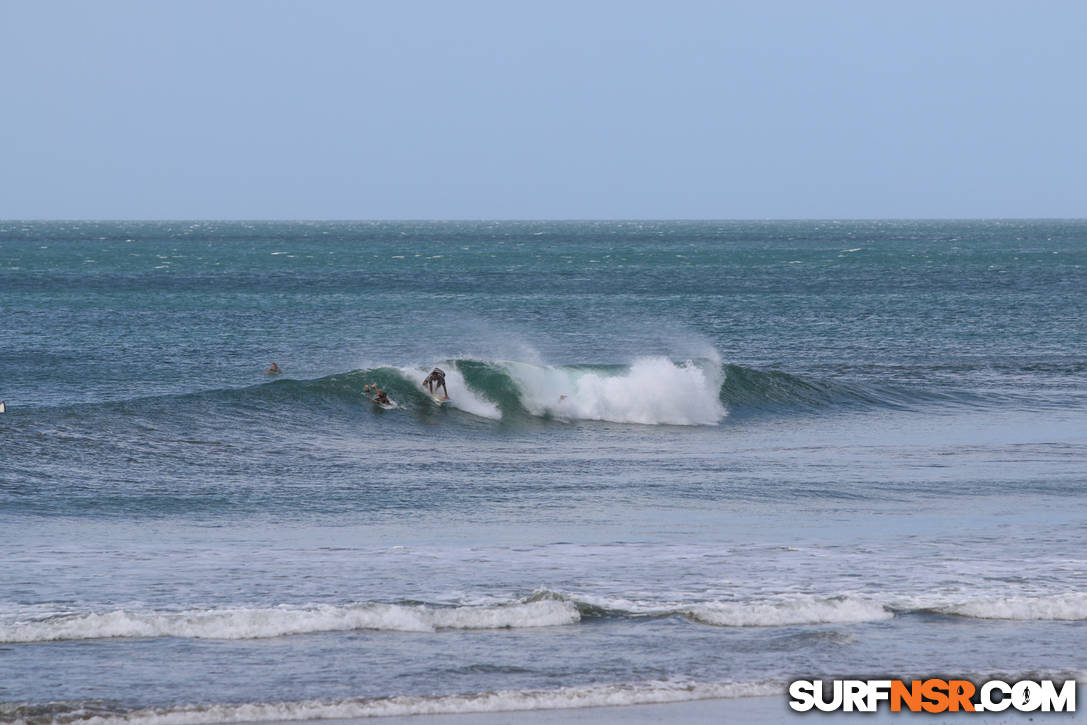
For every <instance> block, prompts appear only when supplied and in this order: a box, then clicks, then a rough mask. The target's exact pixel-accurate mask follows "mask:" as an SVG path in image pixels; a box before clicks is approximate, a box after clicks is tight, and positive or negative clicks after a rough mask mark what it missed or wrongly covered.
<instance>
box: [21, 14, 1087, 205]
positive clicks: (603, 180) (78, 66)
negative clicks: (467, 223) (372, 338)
mask: <svg viewBox="0 0 1087 725" xmlns="http://www.w3.org/2000/svg"><path fill="white" fill-rule="evenodd" d="M990 217H1001V218H1011V217H1028V218H1029V217H1064V218H1068V217H1087V3H1083V2H1081V1H1080V0H1076V1H1074V2H1073V1H1062V0H1052V1H1047V2H1038V3H1027V2H1021V1H1016V2H1007V1H1004V0H985V1H984V2H976V1H974V0H939V1H930V0H910V1H909V2H905V1H899V2H890V1H887V2H882V1H879V0H876V1H873V0H857V1H855V2H844V1H840V0H838V1H836V0H812V1H810V2H808V1H803V2H801V1H796V2H782V1H776V0H759V1H757V2H756V1H755V0H748V1H746V2H732V1H731V0H721V1H719V2H711V1H707V2H700V1H695V0H691V1H685V0H669V1H668V2H660V1H657V2H638V1H637V0H631V1H622V2H619V1H616V2H612V1H609V0H599V1H595V0H580V1H577V2H568V1H566V0H547V2H514V1H508V0H506V1H502V2H498V1H496V2H477V1H474V0H457V1H454V2H451V1H449V0H443V1H441V2H432V1H429V0H417V1H413V2H389V1H387V0H383V1H380V2H378V1H374V2H361V1H357V2H356V1H349V0H310V1H303V0H298V1H294V2H286V1H280V2H276V1H273V0H267V1H264V2H258V1H256V0H223V1H220V0H215V1H214V2H211V1H206V0H186V1H184V2H182V1H181V0H176V1H174V2H165V1H158V0H133V1H131V2H129V1H122V0H97V1H96V2H83V1H75V0H72V1H70V2H61V1H58V0H0V218H2V219H767V218H770V219H826V218H865V219H870V218H990Z"/></svg>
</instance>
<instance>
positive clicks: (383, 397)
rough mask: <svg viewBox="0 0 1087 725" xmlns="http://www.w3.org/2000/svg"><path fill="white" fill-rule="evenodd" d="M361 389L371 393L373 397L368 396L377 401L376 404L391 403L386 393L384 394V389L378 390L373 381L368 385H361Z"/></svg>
mask: <svg viewBox="0 0 1087 725" xmlns="http://www.w3.org/2000/svg"><path fill="white" fill-rule="evenodd" d="M362 389H363V390H365V391H367V392H370V393H373V394H374V397H372V398H370V400H371V401H373V402H375V403H377V404H378V405H392V404H393V401H391V400H389V396H388V394H386V393H385V391H384V390H378V389H377V385H375V384H374V383H370V384H369V385H363V386H362Z"/></svg>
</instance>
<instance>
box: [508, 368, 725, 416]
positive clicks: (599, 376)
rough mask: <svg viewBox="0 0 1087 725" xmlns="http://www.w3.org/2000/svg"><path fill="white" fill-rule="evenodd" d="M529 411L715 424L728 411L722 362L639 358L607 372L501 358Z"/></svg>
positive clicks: (542, 413)
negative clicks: (721, 393) (723, 395)
mask: <svg viewBox="0 0 1087 725" xmlns="http://www.w3.org/2000/svg"><path fill="white" fill-rule="evenodd" d="M502 365H503V367H504V368H505V369H506V371H507V372H508V373H509V375H510V376H511V377H512V378H513V380H514V381H515V382H516V383H517V387H518V389H519V391H520V394H521V402H522V404H523V405H524V406H525V408H526V409H527V410H528V411H529V412H530V413H532V414H533V415H553V416H556V417H560V418H566V419H574V420H606V421H611V422H615V423H642V424H646V425H659V424H666V425H714V424H716V423H718V422H720V421H721V419H722V418H724V417H725V415H726V411H725V408H724V406H723V405H721V401H720V399H719V397H718V394H719V390H720V388H721V382H722V380H721V373H720V365H719V364H717V363H716V362H714V361H710V362H707V363H703V364H698V363H695V362H692V361H687V362H683V363H679V364H676V363H673V362H672V361H671V360H668V359H667V358H663V357H650V358H640V359H638V360H635V361H634V363H633V364H632V365H631V366H630V367H629V368H628V369H626V370H624V371H622V372H616V373H608V372H603V371H600V370H592V369H585V368H578V367H550V366H540V365H529V364H527V363H518V362H505V363H502Z"/></svg>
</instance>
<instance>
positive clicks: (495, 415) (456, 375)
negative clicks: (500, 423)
mask: <svg viewBox="0 0 1087 725" xmlns="http://www.w3.org/2000/svg"><path fill="white" fill-rule="evenodd" d="M442 369H443V370H444V371H445V387H446V389H447V390H448V391H449V402H448V403H447V405H450V406H451V407H454V408H457V409H458V410H463V411H464V412H465V413H471V414H472V415H478V416H479V417H481V418H490V419H492V420H499V419H500V418H501V417H502V411H501V410H499V409H498V406H497V405H495V404H494V403H492V402H491V401H489V400H487V399H486V398H484V397H482V396H479V395H476V394H475V393H474V392H472V389H471V388H469V387H468V384H467V383H466V382H465V380H464V376H463V375H461V373H460V371H459V370H457V369H456V366H455V365H446V366H445V367H443V368H442ZM397 370H398V371H399V372H400V374H401V375H403V376H404V378H405V379H407V380H409V381H411V383H412V384H414V385H418V386H419V389H420V390H423V392H426V389H425V388H423V386H422V382H423V379H424V378H426V376H428V375H430V371H431V370H433V368H426V369H423V368H397Z"/></svg>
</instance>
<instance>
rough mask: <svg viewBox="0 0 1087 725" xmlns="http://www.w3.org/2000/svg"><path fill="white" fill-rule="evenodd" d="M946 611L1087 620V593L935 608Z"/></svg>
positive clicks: (982, 616) (998, 599)
mask: <svg viewBox="0 0 1087 725" xmlns="http://www.w3.org/2000/svg"><path fill="white" fill-rule="evenodd" d="M934 609H936V610H937V611H940V612H943V613H945V614H957V615H959V616H962V617H975V618H977V619H1015V620H1066V621H1079V620H1087V593H1083V592H1071V593H1067V594H1053V595H1049V596H1039V597H1025V596H1021V597H993V598H989V599H974V600H970V601H966V602H959V603H956V604H949V605H944V606H938V607H934Z"/></svg>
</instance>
